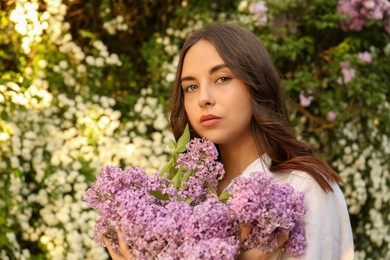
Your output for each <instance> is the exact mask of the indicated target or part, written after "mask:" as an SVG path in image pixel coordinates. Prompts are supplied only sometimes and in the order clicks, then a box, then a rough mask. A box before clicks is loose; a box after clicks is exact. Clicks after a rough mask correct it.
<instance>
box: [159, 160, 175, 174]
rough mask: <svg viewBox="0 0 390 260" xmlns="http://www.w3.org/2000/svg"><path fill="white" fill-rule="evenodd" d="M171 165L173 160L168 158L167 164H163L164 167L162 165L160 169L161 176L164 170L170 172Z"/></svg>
mask: <svg viewBox="0 0 390 260" xmlns="http://www.w3.org/2000/svg"><path fill="white" fill-rule="evenodd" d="M172 167H173V160H172V159H170V160H169V161H168V162H167V164H165V165H164V167H162V169H161V170H160V175H161V176H162V175H163V174H164V173H166V172H170V169H171V168H172Z"/></svg>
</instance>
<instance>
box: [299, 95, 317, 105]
mask: <svg viewBox="0 0 390 260" xmlns="http://www.w3.org/2000/svg"><path fill="white" fill-rule="evenodd" d="M313 99H314V97H313V95H312V92H311V91H309V92H308V94H305V93H304V92H303V91H301V93H299V103H300V105H301V106H302V107H308V106H310V104H311V102H312V101H313Z"/></svg>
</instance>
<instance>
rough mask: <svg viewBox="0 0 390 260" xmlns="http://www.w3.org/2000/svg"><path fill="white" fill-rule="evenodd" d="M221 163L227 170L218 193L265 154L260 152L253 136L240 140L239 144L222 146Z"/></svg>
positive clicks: (219, 185)
mask: <svg viewBox="0 0 390 260" xmlns="http://www.w3.org/2000/svg"><path fill="white" fill-rule="evenodd" d="M219 150H220V153H221V162H222V163H223V165H224V168H225V175H224V177H223V179H222V180H221V181H220V182H219V184H218V193H221V192H222V191H223V189H224V188H225V187H226V186H227V185H228V184H229V183H230V182H231V181H232V180H233V179H234V178H235V177H237V176H239V175H240V174H241V173H242V172H243V171H244V170H245V169H246V168H247V167H248V166H249V165H250V164H251V163H252V162H253V161H254V160H256V159H257V158H259V156H260V155H262V154H263V152H261V151H259V150H258V149H257V147H256V143H255V141H254V138H253V136H252V135H250V136H248V137H247V138H240V140H238V141H237V142H234V143H229V144H220V145H219Z"/></svg>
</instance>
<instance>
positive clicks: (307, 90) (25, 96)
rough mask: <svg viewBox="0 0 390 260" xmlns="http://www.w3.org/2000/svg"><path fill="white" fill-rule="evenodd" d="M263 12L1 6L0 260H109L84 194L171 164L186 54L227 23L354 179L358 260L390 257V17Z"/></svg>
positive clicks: (305, 134) (185, 6)
mask: <svg viewBox="0 0 390 260" xmlns="http://www.w3.org/2000/svg"><path fill="white" fill-rule="evenodd" d="M257 2H258V1H250V0H248V1H238V0H229V1H213V2H210V1H203V0H202V1H178V0H166V1H142V0H134V1H133V0H132V1H129V0H127V1H126V0H121V1H112V0H99V1H82V0H73V1H72V0H63V1H62V0H32V1H25V0H8V1H1V2H0V7H1V8H0V10H1V11H0V156H1V160H0V205H1V208H2V210H1V211H0V258H1V259H107V258H108V255H107V253H106V252H105V251H104V249H102V248H99V247H97V246H96V245H94V242H93V240H92V234H93V223H94V221H95V220H96V217H97V216H96V213H94V212H92V211H90V210H89V209H88V207H87V206H86V205H85V203H84V202H83V201H82V197H83V194H84V192H85V190H86V189H87V187H88V185H89V184H90V183H91V182H92V181H93V180H94V178H95V176H96V174H97V173H98V172H99V170H100V168H101V167H102V166H103V165H106V164H116V165H118V164H119V165H122V166H126V167H134V166H138V167H143V168H146V169H147V170H148V171H149V172H153V171H155V170H156V169H159V168H160V167H161V166H162V165H164V164H165V162H167V161H168V159H169V158H168V151H169V148H168V142H169V139H170V138H171V137H172V135H171V133H170V131H169V129H168V125H167V122H166V118H167V117H166V106H167V98H168V96H169V91H170V88H171V86H172V81H173V76H174V72H175V64H176V63H177V54H178V51H179V49H180V47H181V44H182V43H183V40H184V39H185V38H186V37H187V36H188V35H189V34H190V33H191V32H193V31H194V30H196V29H199V28H201V27H202V26H204V25H207V24H209V23H211V22H212V21H228V22H234V23H237V24H239V25H242V26H244V27H247V28H249V29H250V30H252V31H253V32H254V33H255V34H256V35H258V37H259V38H260V39H261V40H262V41H263V42H264V44H265V45H266V47H267V48H268V50H269V52H270V54H271V56H272V57H273V59H274V61H275V64H276V66H277V67H278V69H279V70H280V72H281V75H282V76H283V87H284V89H285V91H286V93H287V94H288V96H289V110H290V113H291V121H292V123H293V124H294V126H295V128H296V131H297V134H298V136H299V137H300V138H302V139H304V140H306V141H307V142H309V143H310V144H312V145H313V146H314V147H315V148H316V149H317V150H318V155H319V156H320V157H322V158H323V159H325V160H326V161H328V162H329V164H330V165H332V167H334V168H335V169H336V170H337V171H338V172H339V173H340V174H341V176H342V177H343V178H344V180H345V185H344V186H343V187H342V189H343V191H344V194H345V197H346V200H347V203H348V206H349V211H350V217H351V220H352V225H353V230H354V240H355V247H356V259H389V258H390V250H389V248H388V244H389V243H390V224H389V223H390V218H389V216H390V203H389V201H390V190H389V187H390V173H389V161H390V160H389V159H390V140H389V133H390V106H389V92H390V77H389V75H390V36H389V35H388V34H387V33H386V31H385V30H384V25H385V23H386V22H387V20H386V19H389V18H388V17H385V18H384V19H382V20H376V21H368V22H367V23H366V24H365V26H364V27H363V29H362V30H359V31H344V30H342V29H341V27H340V24H341V22H342V20H343V19H345V17H344V16H343V15H342V14H340V13H338V12H337V5H338V1H336V0H332V1H320V0H314V1H306V0H283V1H282V0H275V1H271V0H265V1H264V3H265V4H266V6H267V7H268V9H267V11H266V13H265V14H263V18H264V17H265V18H266V20H265V22H263V23H259V22H258V19H257V17H256V14H254V13H253V12H252V11H251V10H252V9H251V6H252V4H256V3H257ZM359 53H360V54H361V53H366V54H368V55H369V56H370V57H372V62H364V61H362V59H359V56H358V55H359ZM345 64H347V65H345ZM343 66H344V67H345V66H347V68H346V70H347V71H344V72H343ZM346 72H347V73H349V74H350V75H352V76H351V77H350V79H348V78H346V75H345V74H343V73H346ZM302 95H304V96H306V97H308V96H311V97H312V100H311V103H310V104H309V105H308V106H302V105H301V104H300V101H301V99H302Z"/></svg>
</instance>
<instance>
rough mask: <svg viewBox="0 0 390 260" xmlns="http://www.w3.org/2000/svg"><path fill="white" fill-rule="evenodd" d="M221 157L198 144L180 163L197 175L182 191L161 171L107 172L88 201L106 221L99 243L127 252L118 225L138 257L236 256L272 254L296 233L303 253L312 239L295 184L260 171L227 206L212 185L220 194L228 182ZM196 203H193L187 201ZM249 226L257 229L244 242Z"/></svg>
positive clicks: (238, 187) (238, 183)
mask: <svg viewBox="0 0 390 260" xmlns="http://www.w3.org/2000/svg"><path fill="white" fill-rule="evenodd" d="M217 159H218V152H217V150H216V147H215V145H214V144H213V143H212V142H210V141H207V140H205V139H199V138H195V139H193V140H192V141H190V142H189V143H188V145H187V152H186V153H184V154H181V155H179V158H178V160H177V162H176V166H177V167H181V168H182V169H184V174H185V173H186V171H187V172H188V171H192V173H193V175H192V176H191V177H190V178H189V179H188V181H186V182H184V184H185V185H184V186H183V187H180V188H179V189H178V190H177V189H176V188H175V187H174V186H173V184H172V181H171V180H170V179H167V178H163V177H161V176H160V174H159V173H156V174H154V175H151V176H148V175H147V174H146V173H145V171H144V170H143V169H139V168H132V169H127V170H121V169H120V168H119V167H113V166H106V167H104V168H103V169H102V171H101V173H100V175H99V176H98V178H97V180H96V181H95V183H93V185H92V186H91V187H90V188H89V189H88V191H87V192H86V194H85V196H84V199H85V200H86V201H87V203H88V204H89V206H90V207H91V208H93V209H95V210H96V211H97V212H98V214H99V216H100V218H99V219H98V220H97V222H96V225H95V228H94V239H95V241H96V242H97V243H98V244H99V245H101V246H103V242H102V237H103V236H106V237H107V240H108V243H110V244H111V245H112V247H113V249H114V251H116V252H119V245H118V235H117V232H116V228H117V227H120V228H121V231H122V234H123V236H122V237H121V239H123V240H124V241H125V243H127V245H128V246H129V248H130V249H131V251H132V253H133V254H134V256H135V257H136V259H234V258H235V257H237V256H238V254H239V253H240V252H241V250H246V249H249V248H253V247H259V248H261V249H263V250H264V251H267V252H269V251H272V250H274V249H275V248H276V247H277V246H278V245H277V241H276V239H275V237H277V234H279V233H280V232H285V231H290V234H291V238H290V240H288V243H286V251H287V252H289V253H291V254H293V255H300V254H301V253H302V252H303V251H304V249H305V241H306V240H305V236H304V233H303V234H302V232H301V231H302V230H301V229H297V228H296V226H295V223H296V221H297V220H298V219H299V218H300V217H301V216H302V215H303V214H304V212H305V209H304V207H303V195H302V194H300V193H296V192H294V190H293V189H292V187H291V186H287V185H282V186H278V185H276V184H275V183H274V182H273V180H272V178H271V177H268V176H266V175H265V174H261V173H253V174H252V175H251V178H250V179H245V178H240V177H238V178H236V180H235V185H234V186H233V187H234V188H232V189H233V192H232V195H233V197H232V198H231V199H229V200H228V202H227V203H224V202H221V201H219V200H218V198H217V196H216V194H214V193H213V192H211V191H210V189H209V188H208V187H207V185H205V183H206V182H207V183H209V184H210V185H211V186H212V187H213V188H214V189H216V187H217V185H218V180H220V179H221V178H222V177H223V174H224V169H223V166H222V164H221V163H219V162H218V161H217ZM151 191H160V192H161V193H162V194H166V195H169V198H170V200H162V199H158V198H157V197H155V196H153V195H152V194H151ZM188 198H192V199H194V201H193V203H191V204H188V203H186V202H184V201H185V200H186V199H188ZM242 224H250V225H251V227H252V229H253V230H252V233H251V234H250V235H249V237H248V238H247V240H246V241H245V242H244V243H243V244H241V245H240V242H239V235H240V226H241V225H242ZM295 230H297V231H295ZM299 232H301V233H299ZM287 245H288V246H287Z"/></svg>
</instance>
